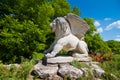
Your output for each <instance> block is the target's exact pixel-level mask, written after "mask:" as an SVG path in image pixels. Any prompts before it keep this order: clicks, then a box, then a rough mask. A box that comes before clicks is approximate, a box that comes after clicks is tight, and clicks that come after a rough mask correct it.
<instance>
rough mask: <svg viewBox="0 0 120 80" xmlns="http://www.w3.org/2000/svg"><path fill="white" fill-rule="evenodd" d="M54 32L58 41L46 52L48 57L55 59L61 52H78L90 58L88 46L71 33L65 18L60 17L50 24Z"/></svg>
mask: <svg viewBox="0 0 120 80" xmlns="http://www.w3.org/2000/svg"><path fill="white" fill-rule="evenodd" d="M50 27H51V28H52V31H53V32H55V35H56V39H55V41H54V42H53V43H52V44H51V46H50V48H49V49H48V50H46V51H45V53H47V54H46V57H54V56H55V55H56V54H58V53H59V51H61V50H62V49H63V50H66V51H77V52H80V53H82V54H84V55H85V56H88V48H87V44H86V43H85V42H84V41H82V40H79V39H78V38H77V37H76V36H75V35H73V34H72V33H71V30H70V26H69V24H68V22H67V21H66V20H65V18H63V17H58V18H56V19H55V20H53V22H52V23H51V24H50Z"/></svg>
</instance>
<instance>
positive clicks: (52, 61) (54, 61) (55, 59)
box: [47, 56, 74, 63]
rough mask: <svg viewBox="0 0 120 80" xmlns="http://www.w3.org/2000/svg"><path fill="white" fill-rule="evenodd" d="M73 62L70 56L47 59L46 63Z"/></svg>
mask: <svg viewBox="0 0 120 80" xmlns="http://www.w3.org/2000/svg"><path fill="white" fill-rule="evenodd" d="M73 60H74V58H73V57H71V56H64V57H63V56H59V57H54V58H48V59H47V63H69V62H72V61H73Z"/></svg>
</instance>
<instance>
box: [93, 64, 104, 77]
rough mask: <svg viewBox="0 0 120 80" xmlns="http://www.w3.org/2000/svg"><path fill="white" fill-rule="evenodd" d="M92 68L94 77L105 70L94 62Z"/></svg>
mask: <svg viewBox="0 0 120 80" xmlns="http://www.w3.org/2000/svg"><path fill="white" fill-rule="evenodd" d="M92 69H93V70H94V71H95V77H101V76H102V74H104V73H105V71H104V70H103V69H102V68H101V67H99V66H98V65H96V64H92Z"/></svg>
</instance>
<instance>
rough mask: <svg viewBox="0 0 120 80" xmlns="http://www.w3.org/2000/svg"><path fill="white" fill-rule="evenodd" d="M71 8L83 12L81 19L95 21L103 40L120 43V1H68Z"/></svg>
mask: <svg viewBox="0 0 120 80" xmlns="http://www.w3.org/2000/svg"><path fill="white" fill-rule="evenodd" d="M68 2H69V4H70V5H71V8H72V7H74V6H76V7H78V8H79V9H80V11H81V13H82V14H81V16H80V17H82V18H83V17H88V18H93V19H94V24H95V26H96V28H97V32H99V33H100V35H101V37H102V38H103V40H105V41H107V40H117V41H120V0H68Z"/></svg>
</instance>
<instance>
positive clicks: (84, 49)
mask: <svg viewBox="0 0 120 80" xmlns="http://www.w3.org/2000/svg"><path fill="white" fill-rule="evenodd" d="M77 47H78V50H79V51H80V52H81V53H82V54H81V56H88V48H87V44H86V43H85V42H84V41H79V43H78V46H77Z"/></svg>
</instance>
